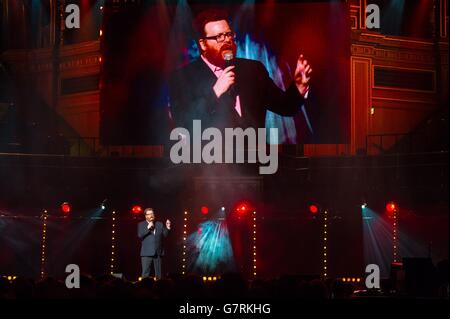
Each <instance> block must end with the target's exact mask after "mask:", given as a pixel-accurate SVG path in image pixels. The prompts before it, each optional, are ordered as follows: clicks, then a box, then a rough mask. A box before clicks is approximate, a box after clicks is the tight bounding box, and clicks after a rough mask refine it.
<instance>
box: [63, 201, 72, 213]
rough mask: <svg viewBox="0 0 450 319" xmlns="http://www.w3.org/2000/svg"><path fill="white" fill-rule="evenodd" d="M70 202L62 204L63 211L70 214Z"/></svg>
mask: <svg viewBox="0 0 450 319" xmlns="http://www.w3.org/2000/svg"><path fill="white" fill-rule="evenodd" d="M70 209H71V208H70V204H69V203H68V202H64V203H62V204H61V211H62V212H63V213H64V214H68V213H70Z"/></svg>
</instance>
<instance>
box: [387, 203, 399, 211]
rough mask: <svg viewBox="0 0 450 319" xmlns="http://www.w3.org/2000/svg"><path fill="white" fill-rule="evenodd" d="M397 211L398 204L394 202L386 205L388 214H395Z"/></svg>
mask: <svg viewBox="0 0 450 319" xmlns="http://www.w3.org/2000/svg"><path fill="white" fill-rule="evenodd" d="M396 210H397V204H395V203H394V202H392V201H391V202H389V203H387V204H386V211H387V212H388V213H393V212H395V211H396Z"/></svg>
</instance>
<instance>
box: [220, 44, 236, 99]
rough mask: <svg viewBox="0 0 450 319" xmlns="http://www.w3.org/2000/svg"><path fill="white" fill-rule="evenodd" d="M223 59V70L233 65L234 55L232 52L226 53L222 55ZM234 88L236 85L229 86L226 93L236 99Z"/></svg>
mask: <svg viewBox="0 0 450 319" xmlns="http://www.w3.org/2000/svg"><path fill="white" fill-rule="evenodd" d="M223 59H224V60H225V68H227V67H229V66H232V65H234V54H233V53H232V52H226V53H225V54H224V55H223ZM235 72H236V69H235ZM235 86H236V84H235V85H233V86H231V87H230V89H229V91H228V92H229V94H230V95H231V96H232V97H236V95H237V94H236V87H235Z"/></svg>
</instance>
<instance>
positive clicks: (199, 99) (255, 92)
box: [169, 59, 305, 131]
mask: <svg viewBox="0 0 450 319" xmlns="http://www.w3.org/2000/svg"><path fill="white" fill-rule="evenodd" d="M234 65H235V66H236V69H235V74H236V83H235V84H234V86H233V87H232V89H231V90H229V91H228V92H226V93H224V94H223V95H222V96H221V97H220V98H217V96H216V95H215V93H214V91H213V86H214V84H215V83H216V81H217V77H216V75H215V74H214V72H213V71H212V70H211V69H210V68H209V67H208V65H206V63H205V62H204V61H203V60H202V59H198V60H197V61H195V62H192V63H190V64H189V65H187V66H185V67H183V68H181V69H179V70H177V71H175V72H174V74H173V75H172V76H171V78H170V80H169V91H170V92H169V93H170V104H171V109H172V116H173V118H174V120H175V124H176V126H178V127H184V128H187V129H188V130H190V131H191V127H192V120H194V119H199V120H201V121H202V122H201V124H202V129H204V128H206V127H217V128H219V129H223V128H225V127H242V128H243V129H245V128H247V127H253V128H264V127H265V117H266V110H270V111H273V112H275V113H278V114H280V115H284V116H293V115H295V114H296V113H297V112H298V111H299V110H300V107H301V105H302V104H304V101H305V100H304V98H303V97H302V96H301V94H300V93H299V92H298V90H297V87H296V86H295V83H292V84H291V85H290V86H289V88H288V89H287V90H286V92H284V91H283V90H281V89H280V88H279V87H278V86H277V85H276V84H275V83H274V82H273V81H272V79H271V78H270V77H269V74H268V72H267V70H266V69H265V67H264V65H263V64H262V63H261V62H259V61H254V60H247V59H235V60H234ZM236 95H239V99H240V106H241V112H242V116H241V117H240V116H239V114H238V113H237V111H236V110H235V108H234V106H235V100H236V99H235V97H236Z"/></svg>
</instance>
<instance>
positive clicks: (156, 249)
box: [138, 208, 171, 279]
mask: <svg viewBox="0 0 450 319" xmlns="http://www.w3.org/2000/svg"><path fill="white" fill-rule="evenodd" d="M144 215H145V220H144V221H142V222H140V223H139V224H138V237H139V238H140V239H141V241H142V245H141V263H142V278H145V277H149V276H150V267H151V266H152V263H153V266H154V269H155V277H156V279H161V258H162V257H163V256H164V248H163V240H164V238H165V237H167V235H168V234H169V231H170V227H171V223H170V220H168V219H167V220H166V225H165V226H164V225H163V223H161V222H160V221H155V213H154V211H153V209H152V208H146V209H145V210H144Z"/></svg>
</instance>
